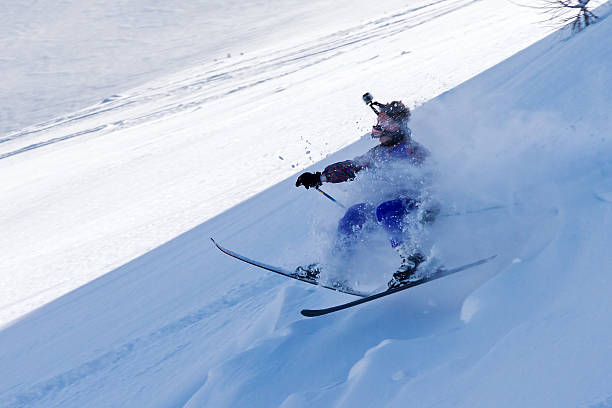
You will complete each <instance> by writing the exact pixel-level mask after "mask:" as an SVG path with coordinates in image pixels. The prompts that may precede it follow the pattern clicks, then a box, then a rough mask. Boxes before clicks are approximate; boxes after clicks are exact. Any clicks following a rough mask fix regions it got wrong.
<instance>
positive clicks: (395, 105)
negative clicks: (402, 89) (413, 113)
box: [381, 101, 410, 122]
mask: <svg viewBox="0 0 612 408" xmlns="http://www.w3.org/2000/svg"><path fill="white" fill-rule="evenodd" d="M381 109H382V111H383V112H384V113H386V114H387V116H389V117H390V118H391V119H393V120H396V121H398V122H401V121H409V120H410V109H408V107H407V106H406V105H404V104H403V103H402V101H393V102H391V103H388V104H386V105H382V106H381Z"/></svg>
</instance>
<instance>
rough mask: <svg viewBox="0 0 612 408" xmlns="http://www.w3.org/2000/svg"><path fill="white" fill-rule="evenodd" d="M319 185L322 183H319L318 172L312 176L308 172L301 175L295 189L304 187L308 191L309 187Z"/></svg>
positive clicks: (319, 173)
mask: <svg viewBox="0 0 612 408" xmlns="http://www.w3.org/2000/svg"><path fill="white" fill-rule="evenodd" d="M321 184H323V183H321V172H320V171H317V172H316V173H314V174H313V173H308V172H306V173H302V174H301V175H300V177H298V179H297V181H296V182H295V186H296V187H299V186H304V187H306V189H309V188H310V187H319V186H320V185H321Z"/></svg>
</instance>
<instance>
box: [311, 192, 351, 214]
mask: <svg viewBox="0 0 612 408" xmlns="http://www.w3.org/2000/svg"><path fill="white" fill-rule="evenodd" d="M315 188H316V189H317V191H318V192H319V193H321V194H323V195H324V196H325V197H327V198H329V199H330V200H332V201H333V202H334V203H336V204H338V205H339V206H340V207H342V208H344V209H346V206H345V205H344V204H342V203H341V202H340V201H338V200H336V199H335V198H334V197H332V196H330V195H329V194H327V193H326V192H325V191H323V190H321V189H320V188H319V187H315Z"/></svg>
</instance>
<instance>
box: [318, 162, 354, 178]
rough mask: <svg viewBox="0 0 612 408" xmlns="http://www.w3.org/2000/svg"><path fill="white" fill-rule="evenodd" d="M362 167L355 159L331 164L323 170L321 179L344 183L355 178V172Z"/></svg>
mask: <svg viewBox="0 0 612 408" xmlns="http://www.w3.org/2000/svg"><path fill="white" fill-rule="evenodd" d="M362 169H363V167H362V166H360V165H359V164H357V163H356V162H355V161H353V160H346V161H343V162H339V163H334V164H330V165H329V166H327V167H326V168H325V170H323V172H322V174H321V181H325V182H327V183H342V182H344V181H349V180H353V179H354V178H355V174H356V173H357V172H358V171H360V170H362Z"/></svg>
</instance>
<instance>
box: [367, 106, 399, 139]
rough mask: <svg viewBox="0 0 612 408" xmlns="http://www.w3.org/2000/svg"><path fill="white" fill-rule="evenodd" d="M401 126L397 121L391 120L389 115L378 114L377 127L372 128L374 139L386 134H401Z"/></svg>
mask: <svg viewBox="0 0 612 408" xmlns="http://www.w3.org/2000/svg"><path fill="white" fill-rule="evenodd" d="M400 129H401V125H400V124H399V123H398V122H396V121H395V120H393V119H391V117H389V115H387V114H386V113H384V112H380V113H379V114H378V121H377V123H376V125H375V126H373V127H372V138H374V139H379V138H380V137H382V136H383V135H384V134H385V133H386V134H390V133H391V134H393V133H397V132H399V131H400Z"/></svg>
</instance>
